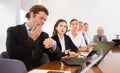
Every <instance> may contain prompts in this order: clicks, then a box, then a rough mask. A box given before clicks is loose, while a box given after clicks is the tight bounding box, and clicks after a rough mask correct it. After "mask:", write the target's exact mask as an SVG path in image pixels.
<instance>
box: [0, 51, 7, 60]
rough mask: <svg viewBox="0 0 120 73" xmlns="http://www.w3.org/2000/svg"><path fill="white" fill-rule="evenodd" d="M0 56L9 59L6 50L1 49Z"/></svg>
mask: <svg viewBox="0 0 120 73" xmlns="http://www.w3.org/2000/svg"><path fill="white" fill-rule="evenodd" d="M0 58H6V59H9V55H8V53H7V52H6V51H3V52H2V53H1V54H0Z"/></svg>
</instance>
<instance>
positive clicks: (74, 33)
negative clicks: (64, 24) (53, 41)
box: [67, 19, 89, 51]
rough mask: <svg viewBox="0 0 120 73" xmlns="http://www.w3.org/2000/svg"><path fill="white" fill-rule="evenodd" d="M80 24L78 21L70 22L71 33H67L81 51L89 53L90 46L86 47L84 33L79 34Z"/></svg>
mask: <svg viewBox="0 0 120 73" xmlns="http://www.w3.org/2000/svg"><path fill="white" fill-rule="evenodd" d="M78 29H79V22H78V20H77V19H72V20H71V21H70V31H69V32H67V35H69V37H70V38H71V39H72V41H73V43H74V44H75V46H76V47H77V48H78V50H79V51H88V50H89V49H88V46H86V44H85V41H84V38H83V36H82V32H78Z"/></svg>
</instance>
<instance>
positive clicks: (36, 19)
mask: <svg viewBox="0 0 120 73" xmlns="http://www.w3.org/2000/svg"><path fill="white" fill-rule="evenodd" d="M47 16H48V15H47V14H46V13H45V12H43V11H40V12H39V13H37V14H32V15H31V22H32V27H37V26H38V25H41V26H42V25H43V24H44V23H45V21H46V19H47Z"/></svg>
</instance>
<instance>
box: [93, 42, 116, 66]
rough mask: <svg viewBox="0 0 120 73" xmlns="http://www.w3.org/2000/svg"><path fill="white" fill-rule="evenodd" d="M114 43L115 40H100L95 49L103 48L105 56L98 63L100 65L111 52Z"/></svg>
mask: <svg viewBox="0 0 120 73" xmlns="http://www.w3.org/2000/svg"><path fill="white" fill-rule="evenodd" d="M114 45H115V43H114V42H98V45H96V47H95V49H94V50H95V51H98V50H99V49H100V48H101V49H102V51H103V57H102V59H101V60H100V61H99V62H98V63H97V64H96V65H98V64H99V63H100V62H101V61H102V60H103V59H104V57H105V56H106V55H107V54H108V53H109V51H110V50H111V49H112V48H113V47H114ZM97 54H99V53H97Z"/></svg>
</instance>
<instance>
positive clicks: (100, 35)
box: [92, 27, 108, 43]
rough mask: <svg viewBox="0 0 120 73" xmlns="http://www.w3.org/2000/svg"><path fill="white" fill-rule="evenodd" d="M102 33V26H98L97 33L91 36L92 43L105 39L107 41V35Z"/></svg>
mask: <svg viewBox="0 0 120 73" xmlns="http://www.w3.org/2000/svg"><path fill="white" fill-rule="evenodd" d="M103 34H104V29H103V27H98V29H97V35H94V36H93V40H92V43H98V42H100V41H105V42H107V41H108V40H107V37H106V36H105V35H103Z"/></svg>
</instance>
